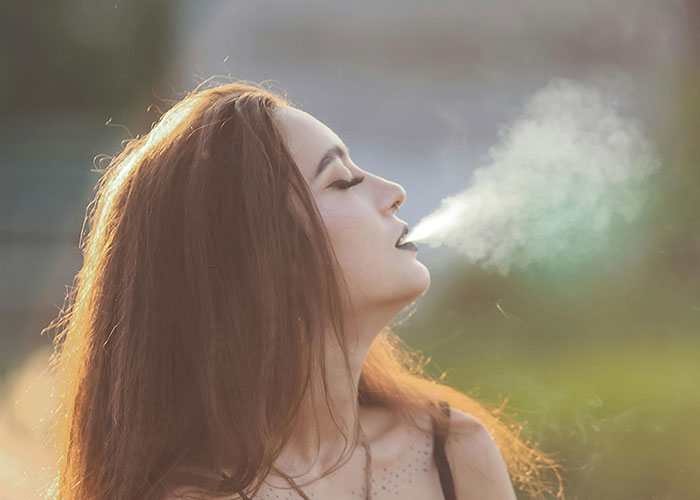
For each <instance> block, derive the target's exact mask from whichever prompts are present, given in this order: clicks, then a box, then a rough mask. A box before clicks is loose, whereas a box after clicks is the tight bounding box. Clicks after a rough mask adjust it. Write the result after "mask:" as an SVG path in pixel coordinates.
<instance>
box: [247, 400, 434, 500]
mask: <svg viewBox="0 0 700 500" xmlns="http://www.w3.org/2000/svg"><path fill="white" fill-rule="evenodd" d="M385 418H393V417H391V416H389V415H388V411H387V414H386V415H385ZM416 419H417V420H418V421H419V423H421V427H422V428H424V429H426V430H427V429H429V428H430V427H429V425H430V424H429V417H428V416H427V414H425V415H421V416H418V417H416ZM370 448H371V452H372V499H373V500H389V499H391V500H395V499H414V498H420V499H442V498H443V493H442V488H441V486H440V480H439V475H438V472H437V467H436V466H435V462H434V460H433V437H432V434H431V433H428V434H426V433H425V432H421V431H419V430H418V429H416V428H415V427H413V426H411V424H408V423H405V422H401V423H399V424H398V425H395V426H394V428H393V429H391V431H390V432H389V433H388V434H387V435H385V436H382V437H380V438H379V439H377V440H375V442H372V443H371V445H370ZM384 450H389V451H388V452H385V451H384ZM365 463H366V462H365V453H364V448H363V447H362V446H359V447H358V448H357V449H356V450H355V451H354V453H353V456H352V458H351V459H350V460H349V461H348V462H347V463H346V464H345V465H343V466H342V467H341V468H340V469H339V470H338V471H335V472H334V473H332V474H330V475H329V476H327V477H325V478H323V479H322V480H320V481H316V482H313V483H311V484H309V485H301V484H300V486H301V488H302V490H304V493H306V495H307V496H308V497H309V498H310V499H312V500H349V499H353V500H363V499H364V498H366V496H365V487H364V478H365V472H364V471H365ZM254 498H256V499H260V500H298V499H300V498H301V497H300V496H299V495H298V494H297V493H296V492H294V491H293V490H290V489H288V488H279V487H272V486H270V485H269V484H268V483H265V484H264V485H263V487H262V488H261V489H260V492H259V493H258V495H256V496H255V497H254Z"/></svg>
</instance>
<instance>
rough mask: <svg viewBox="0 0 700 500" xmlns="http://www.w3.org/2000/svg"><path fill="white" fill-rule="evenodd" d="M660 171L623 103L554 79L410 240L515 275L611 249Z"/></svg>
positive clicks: (421, 222) (657, 163) (640, 205)
mask: <svg viewBox="0 0 700 500" xmlns="http://www.w3.org/2000/svg"><path fill="white" fill-rule="evenodd" d="M659 166H660V162H659V160H658V159H657V158H656V156H655V154H654V152H653V151H652V148H651V146H650V144H649V142H648V141H647V140H646V138H645V137H644V136H643V134H642V133H641V132H640V130H639V128H638V127H637V126H636V124H635V122H634V121H633V120H631V119H628V118H623V117H622V116H620V114H619V113H618V110H617V105H616V102H615V100H614V99H613V98H611V97H609V96H605V95H603V94H602V93H601V92H600V91H598V90H597V89H596V88H593V87H589V86H585V85H582V84H578V83H576V82H572V81H569V80H563V79H557V80H553V81H551V82H550V83H549V84H548V85H546V86H545V87H544V88H542V89H541V90H539V91H538V92H537V93H536V94H535V95H534V96H533V97H532V99H531V100H530V101H529V102H528V103H527V105H526V106H525V108H524V111H523V113H522V114H521V115H520V116H519V117H518V118H517V119H515V120H514V121H513V122H512V123H511V124H509V125H508V126H507V127H505V128H504V129H502V131H501V133H500V138H499V141H498V143H497V144H496V145H495V146H493V147H492V148H491V149H490V150H489V152H488V154H487V161H486V165H484V166H482V167H480V168H478V169H477V170H475V172H474V177H473V184H472V185H471V186H470V187H469V188H467V189H465V190H464V191H462V192H460V193H457V194H455V195H453V196H450V197H448V198H445V199H443V200H442V202H441V204H440V207H439V208H438V209H437V210H436V211H435V212H434V213H432V214H430V215H428V216H427V217H424V218H423V219H422V220H421V221H420V222H419V223H418V224H417V225H416V226H415V227H414V228H413V230H412V231H411V232H410V233H409V234H408V235H407V237H406V241H409V240H412V241H417V242H425V243H427V244H428V245H430V246H431V247H437V246H440V245H447V246H449V247H452V248H454V249H455V250H456V251H457V252H459V253H460V254H461V255H463V256H464V257H466V259H467V260H468V261H470V262H471V263H474V264H478V265H480V266H482V267H484V268H485V269H495V270H497V271H498V272H500V273H502V274H507V273H508V272H509V270H510V269H511V267H512V266H517V267H524V266H528V265H530V264H546V263H548V262H565V263H569V264H571V263H575V262H576V261H577V260H578V259H579V258H583V257H584V256H587V255H588V254H591V253H592V252H596V251H601V250H602V249H603V248H604V247H605V244H606V242H607V241H608V240H609V237H610V232H611V230H612V229H613V225H614V224H615V223H616V222H631V221H633V220H634V219H635V218H636V217H638V216H639V215H640V212H641V210H642V208H643V206H644V203H645V201H646V198H647V194H648V182H647V181H648V180H649V177H650V175H651V174H652V173H654V172H655V171H656V170H657V169H658V168H659Z"/></svg>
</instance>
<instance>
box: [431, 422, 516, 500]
mask: <svg viewBox="0 0 700 500" xmlns="http://www.w3.org/2000/svg"><path fill="white" fill-rule="evenodd" d="M445 454H446V455H447V459H448V461H449V463H450V467H451V469H452V472H453V474H452V475H453V478H454V482H455V490H456V493H457V497H458V498H478V499H483V500H515V498H516V497H515V491H514V490H513V484H512V483H511V480H510V476H509V474H508V469H507V467H506V464H505V461H504V459H503V455H502V454H501V451H500V450H499V449H498V445H497V444H496V441H495V440H494V439H493V437H492V436H491V434H490V433H489V431H488V430H487V429H486V427H484V425H483V424H482V423H481V422H480V421H479V420H477V419H476V418H475V417H473V416H472V415H469V414H467V413H465V412H463V411H462V410H459V409H457V408H451V409H450V432H449V435H448V438H447V441H446V443H445Z"/></svg>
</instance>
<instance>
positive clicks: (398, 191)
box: [387, 181, 406, 214]
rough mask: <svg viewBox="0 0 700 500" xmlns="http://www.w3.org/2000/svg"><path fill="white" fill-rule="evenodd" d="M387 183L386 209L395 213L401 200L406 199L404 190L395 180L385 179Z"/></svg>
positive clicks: (401, 203)
mask: <svg viewBox="0 0 700 500" xmlns="http://www.w3.org/2000/svg"><path fill="white" fill-rule="evenodd" d="M387 183H388V184H389V198H388V199H389V203H388V210H389V213H392V214H393V213H396V211H397V210H398V209H399V207H400V206H401V205H403V202H404V201H406V190H405V189H404V188H403V186H402V185H401V184H398V183H396V182H392V181H387Z"/></svg>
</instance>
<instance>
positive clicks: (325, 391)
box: [275, 321, 386, 477]
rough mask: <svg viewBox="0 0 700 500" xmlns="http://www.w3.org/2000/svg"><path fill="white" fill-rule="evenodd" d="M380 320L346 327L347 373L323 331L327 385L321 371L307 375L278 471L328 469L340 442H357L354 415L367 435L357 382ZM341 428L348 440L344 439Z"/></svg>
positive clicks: (339, 450)
mask: <svg viewBox="0 0 700 500" xmlns="http://www.w3.org/2000/svg"><path fill="white" fill-rule="evenodd" d="M384 325H386V322H383V323H381V324H380V322H377V321H375V322H372V323H370V322H367V321H365V322H364V324H358V328H357V330H356V331H348V332H347V334H348V335H347V338H348V345H347V348H348V358H349V361H350V373H347V370H346V368H345V361H344V359H343V353H342V350H341V348H340V346H339V345H338V341H337V339H336V338H335V335H333V334H331V335H327V337H326V338H327V339H328V340H327V344H326V359H325V362H326V373H327V384H328V385H327V388H324V385H323V380H321V377H320V375H319V376H317V377H314V378H313V379H312V384H311V387H310V390H309V392H308V393H307V395H306V396H305V398H304V400H303V401H302V405H301V409H300V412H299V415H298V418H297V423H296V426H295V428H294V431H293V433H292V437H291V439H290V440H289V442H288V443H287V445H286V446H285V448H284V449H283V451H282V453H281V454H280V456H279V457H278V459H277V460H276V462H275V464H276V466H277V467H278V468H279V469H280V470H282V471H283V472H285V473H286V474H290V475H292V476H296V475H304V476H306V475H307V474H309V475H310V476H312V477H313V476H316V475H317V474H319V473H321V472H324V471H326V470H328V468H330V467H331V466H332V465H334V464H335V463H336V462H337V461H338V459H339V458H340V456H341V454H342V453H343V448H344V447H348V446H351V445H352V443H353V441H355V440H357V443H358V444H359V443H361V439H362V438H361V437H360V436H358V435H357V434H358V431H359V430H358V429H356V427H355V418H358V419H359V426H360V427H361V429H362V431H364V432H365V433H366V434H368V435H370V434H371V433H370V432H369V431H368V429H367V422H366V420H367V419H366V417H365V416H366V414H367V410H366V409H364V408H362V407H360V406H359V405H358V384H359V380H360V374H361V372H362V366H363V364H364V361H365V358H366V356H367V352H368V351H369V347H370V345H371V343H372V341H373V340H374V338H375V337H376V335H377V333H378V332H379V331H380V330H381V329H382V328H383V326H384ZM356 332H357V335H355V333H356ZM356 339H357V340H356ZM326 397H327V399H328V404H326ZM329 407H330V408H329ZM331 409H332V412H331ZM356 416H357V417H356ZM333 417H335V420H336V422H337V425H336V423H334V421H333ZM363 422H365V423H364V425H363ZM338 427H340V428H338ZM343 432H344V433H345V435H346V437H347V442H348V444H345V438H344V437H343Z"/></svg>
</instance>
